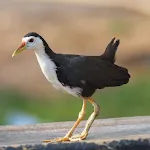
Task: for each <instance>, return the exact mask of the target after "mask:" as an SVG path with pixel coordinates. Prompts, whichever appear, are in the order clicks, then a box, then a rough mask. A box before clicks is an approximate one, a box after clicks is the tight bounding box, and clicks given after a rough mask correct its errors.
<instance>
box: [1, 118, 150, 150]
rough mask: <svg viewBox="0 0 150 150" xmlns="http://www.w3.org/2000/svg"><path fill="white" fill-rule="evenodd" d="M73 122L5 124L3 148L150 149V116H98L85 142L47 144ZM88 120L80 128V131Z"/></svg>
mask: <svg viewBox="0 0 150 150" xmlns="http://www.w3.org/2000/svg"><path fill="white" fill-rule="evenodd" d="M72 124H73V122H61V123H48V124H36V125H27V126H1V127H0V150H4V149H7V150H27V149H29V150H31V149H32V150H49V149H50V150H67V149H71V150H77V149H80V150H88V149H92V150H133V149H135V150H147V149H150V141H149V139H150V117H131V118H118V119H117V118H116V119H101V120H96V121H95V122H94V124H93V126H92V128H91V130H90V133H89V136H88V138H87V139H86V140H84V141H82V142H72V143H71V142H65V143H50V144H43V143H42V142H41V141H42V140H44V139H52V138H56V137H60V136H63V135H65V133H66V132H67V131H68V129H69V128H70V127H71V126H72ZM84 124H85V122H83V123H81V125H79V127H78V129H77V133H80V132H81V131H82V130H83V128H84Z"/></svg>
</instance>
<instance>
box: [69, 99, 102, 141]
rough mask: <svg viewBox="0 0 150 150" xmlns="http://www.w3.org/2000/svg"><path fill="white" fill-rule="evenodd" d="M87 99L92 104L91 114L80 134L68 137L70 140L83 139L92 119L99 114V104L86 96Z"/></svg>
mask: <svg viewBox="0 0 150 150" xmlns="http://www.w3.org/2000/svg"><path fill="white" fill-rule="evenodd" d="M87 100H88V101H89V102H90V103H91V104H92V105H93V107H94V112H93V113H92V114H91V116H90V117H89V119H88V120H87V122H86V125H85V128H84V130H83V132H82V133H81V134H80V135H75V136H72V137H71V138H69V140H70V141H80V140H83V139H85V138H86V137H87V135H88V131H89V129H90V127H91V125H92V123H93V121H94V120H95V118H96V117H97V116H98V115H99V112H100V107H99V105H98V104H96V102H95V101H94V100H93V99H92V98H88V99H87Z"/></svg>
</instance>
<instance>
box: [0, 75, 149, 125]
mask: <svg viewBox="0 0 150 150" xmlns="http://www.w3.org/2000/svg"><path fill="white" fill-rule="evenodd" d="M139 79H140V80H139ZM149 90H150V80H149V76H142V77H140V78H138V79H137V82H136V81H135V82H131V83H130V84H127V85H125V86H122V87H117V88H108V89H107V90H101V91H99V92H98V91H97V92H96V94H95V95H94V96H93V98H94V99H95V100H96V101H97V102H98V103H99V105H100V106H101V114H100V116H99V117H98V118H110V117H125V116H142V115H150V111H149V105H150V94H149ZM0 104H1V105H0V124H1V125H2V124H6V117H7V114H8V113H10V114H11V113H13V112H18V113H20V112H24V113H26V114H29V115H31V116H36V117H38V118H39V122H53V121H67V120H75V119H76V118H77V115H78V112H79V111H80V108H81V105H82V100H80V99H78V98H75V97H73V96H71V95H66V94H64V95H63V96H62V97H61V98H56V99H53V100H52V99H48V98H42V97H38V98H37V97H31V96H27V95H23V94H20V93H18V92H16V91H10V90H1V91H0ZM92 109H93V108H92V106H91V105H89V104H88V107H87V115H86V118H85V119H87V117H88V116H89V115H90V113H91V112H92Z"/></svg>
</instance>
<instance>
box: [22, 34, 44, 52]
mask: <svg viewBox="0 0 150 150" xmlns="http://www.w3.org/2000/svg"><path fill="white" fill-rule="evenodd" d="M22 42H25V45H26V50H34V51H36V50H38V49H41V48H43V46H44V45H43V41H42V40H41V39H40V38H39V37H35V36H30V37H24V38H22Z"/></svg>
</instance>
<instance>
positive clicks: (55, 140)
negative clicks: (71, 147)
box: [43, 137, 69, 143]
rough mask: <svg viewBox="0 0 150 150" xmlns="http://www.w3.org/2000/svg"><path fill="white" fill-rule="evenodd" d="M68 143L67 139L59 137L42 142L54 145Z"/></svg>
mask: <svg viewBox="0 0 150 150" xmlns="http://www.w3.org/2000/svg"><path fill="white" fill-rule="evenodd" d="M65 141H69V137H61V138H55V139H52V140H44V141H43V142H44V143H55V142H65Z"/></svg>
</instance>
